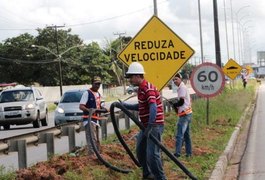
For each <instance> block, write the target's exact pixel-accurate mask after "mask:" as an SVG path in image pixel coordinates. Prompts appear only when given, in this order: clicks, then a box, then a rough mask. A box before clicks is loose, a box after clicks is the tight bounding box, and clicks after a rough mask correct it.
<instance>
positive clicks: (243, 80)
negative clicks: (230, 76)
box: [241, 73, 248, 88]
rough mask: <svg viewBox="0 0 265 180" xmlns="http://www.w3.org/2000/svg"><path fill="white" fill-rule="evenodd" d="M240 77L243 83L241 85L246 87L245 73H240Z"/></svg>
mask: <svg viewBox="0 0 265 180" xmlns="http://www.w3.org/2000/svg"><path fill="white" fill-rule="evenodd" d="M241 79H242V83H243V87H244V88H246V86H247V81H248V80H247V75H246V74H245V73H242V74H241Z"/></svg>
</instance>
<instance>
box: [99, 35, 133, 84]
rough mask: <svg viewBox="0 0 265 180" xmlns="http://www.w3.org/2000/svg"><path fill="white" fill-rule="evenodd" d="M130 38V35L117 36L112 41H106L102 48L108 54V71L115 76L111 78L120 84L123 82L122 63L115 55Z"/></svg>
mask: <svg viewBox="0 0 265 180" xmlns="http://www.w3.org/2000/svg"><path fill="white" fill-rule="evenodd" d="M130 40H131V37H119V38H117V39H116V40H114V41H107V46H106V47H105V49H104V53H105V54H106V55H107V56H109V58H110V62H111V65H110V69H109V73H110V74H112V75H114V76H115V77H116V78H112V82H113V83H114V84H118V85H122V83H123V82H122V80H123V76H124V74H123V73H124V72H123V63H122V62H121V61H119V60H118V59H117V56H118V53H119V52H120V51H121V50H122V49H123V48H124V47H125V45H126V44H127V43H128V42H129V41H130Z"/></svg>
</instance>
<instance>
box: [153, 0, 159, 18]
mask: <svg viewBox="0 0 265 180" xmlns="http://www.w3.org/2000/svg"><path fill="white" fill-rule="evenodd" d="M154 15H155V16H158V12H157V3H156V0H154Z"/></svg>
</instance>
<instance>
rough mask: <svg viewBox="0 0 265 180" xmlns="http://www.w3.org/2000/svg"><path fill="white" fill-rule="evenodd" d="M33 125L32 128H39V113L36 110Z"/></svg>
mask: <svg viewBox="0 0 265 180" xmlns="http://www.w3.org/2000/svg"><path fill="white" fill-rule="evenodd" d="M33 127H34V128H39V127H40V113H39V112H38V114H37V118H36V120H35V121H33Z"/></svg>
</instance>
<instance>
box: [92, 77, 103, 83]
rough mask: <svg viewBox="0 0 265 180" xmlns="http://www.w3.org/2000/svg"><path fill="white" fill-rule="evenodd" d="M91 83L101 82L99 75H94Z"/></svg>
mask: <svg viewBox="0 0 265 180" xmlns="http://www.w3.org/2000/svg"><path fill="white" fill-rule="evenodd" d="M92 83H101V78H100V77H99V76H94V77H93V80H92Z"/></svg>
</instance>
